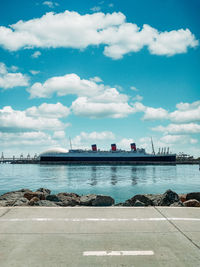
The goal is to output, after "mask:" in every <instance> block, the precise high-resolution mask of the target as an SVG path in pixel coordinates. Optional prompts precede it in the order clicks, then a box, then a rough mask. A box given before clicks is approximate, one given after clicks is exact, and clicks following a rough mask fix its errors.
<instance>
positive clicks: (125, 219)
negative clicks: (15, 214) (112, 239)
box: [0, 217, 200, 222]
mask: <svg viewBox="0 0 200 267" xmlns="http://www.w3.org/2000/svg"><path fill="white" fill-rule="evenodd" d="M168 220H169V221H200V218H170V217H169V218H164V217H159V218H8V219H5V218H0V222H30V221H32V222H54V221H55V222H57V221H63V222H138V221H168Z"/></svg>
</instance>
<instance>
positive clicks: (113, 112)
mask: <svg viewBox="0 0 200 267" xmlns="http://www.w3.org/2000/svg"><path fill="white" fill-rule="evenodd" d="M72 110H73V112H74V114H75V115H78V116H86V117H90V118H103V117H109V118H115V119H116V118H123V117H126V116H128V115H129V114H131V113H133V112H134V109H133V108H132V107H131V106H129V104H128V103H126V102H110V103H108V102H107V103H104V102H96V101H94V99H91V98H88V97H79V98H77V99H76V100H75V101H74V102H73V103H72Z"/></svg>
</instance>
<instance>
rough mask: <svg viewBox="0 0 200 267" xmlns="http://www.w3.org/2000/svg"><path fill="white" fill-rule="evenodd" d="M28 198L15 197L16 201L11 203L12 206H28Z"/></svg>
mask: <svg viewBox="0 0 200 267" xmlns="http://www.w3.org/2000/svg"><path fill="white" fill-rule="evenodd" d="M28 202H29V201H28V199H27V198H25V197H21V198H19V199H17V201H15V203H14V204H13V206H14V207H16V206H28Z"/></svg>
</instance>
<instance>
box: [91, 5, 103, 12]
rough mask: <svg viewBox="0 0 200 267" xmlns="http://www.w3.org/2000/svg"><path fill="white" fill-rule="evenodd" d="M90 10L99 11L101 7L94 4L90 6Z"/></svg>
mask: <svg viewBox="0 0 200 267" xmlns="http://www.w3.org/2000/svg"><path fill="white" fill-rule="evenodd" d="M90 10H91V11H93V12H98V11H100V10H101V7H100V6H94V7H92V8H90Z"/></svg>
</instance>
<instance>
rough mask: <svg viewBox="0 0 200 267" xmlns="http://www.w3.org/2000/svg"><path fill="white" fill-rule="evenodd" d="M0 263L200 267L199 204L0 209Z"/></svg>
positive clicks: (22, 264)
mask: <svg viewBox="0 0 200 267" xmlns="http://www.w3.org/2000/svg"><path fill="white" fill-rule="evenodd" d="M0 266H1V267H4V266H6V267H9V266H19V267H23V266H25V267H28V266H34V267H37V266H42V267H46V266H48V267H51V266H53V267H54V266H59V267H60V266H65V267H66V266H70V267H73V266H81V267H82V266H87V267H89V266H92V267H94V266H131V267H133V266H142V267H146V266H173V267H174V266H181V267H183V266H190V267H192V266H194V267H198V266H200V208H162V207H148V208H142V207H141V208H126V207H113V208H112V207H110V208H84V207H83V208H79V207H77V208H76V207H75V208H57V207H56V208H39V207H32V208H31V207H29V208H20V207H16V208H15V207H12V208H7V207H5V208H0Z"/></svg>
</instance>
